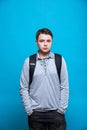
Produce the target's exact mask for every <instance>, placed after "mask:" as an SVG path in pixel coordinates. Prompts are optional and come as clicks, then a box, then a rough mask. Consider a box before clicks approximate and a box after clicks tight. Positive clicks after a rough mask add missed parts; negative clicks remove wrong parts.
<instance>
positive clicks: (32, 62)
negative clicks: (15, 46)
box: [29, 54, 36, 85]
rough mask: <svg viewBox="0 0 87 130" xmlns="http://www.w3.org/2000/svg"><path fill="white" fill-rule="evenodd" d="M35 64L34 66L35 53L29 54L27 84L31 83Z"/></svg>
mask: <svg viewBox="0 0 87 130" xmlns="http://www.w3.org/2000/svg"><path fill="white" fill-rule="evenodd" d="M35 66H36V54H34V55H31V56H30V58H29V85H30V84H31V82H32V79H33V73H34V69H35Z"/></svg>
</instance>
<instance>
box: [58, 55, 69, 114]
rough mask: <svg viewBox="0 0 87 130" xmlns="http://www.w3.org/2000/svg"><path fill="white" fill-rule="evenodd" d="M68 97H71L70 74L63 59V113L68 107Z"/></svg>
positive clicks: (61, 92)
mask: <svg viewBox="0 0 87 130" xmlns="http://www.w3.org/2000/svg"><path fill="white" fill-rule="evenodd" d="M68 97H69V85H68V72H67V67H66V62H65V60H64V58H63V57H62V66H61V84H60V108H59V110H60V111H61V112H63V113H64V112H65V110H66V109H67V107H68Z"/></svg>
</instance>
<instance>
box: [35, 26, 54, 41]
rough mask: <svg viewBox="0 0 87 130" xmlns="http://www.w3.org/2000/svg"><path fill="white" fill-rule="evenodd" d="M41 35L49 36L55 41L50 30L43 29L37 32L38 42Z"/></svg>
mask: <svg viewBox="0 0 87 130" xmlns="http://www.w3.org/2000/svg"><path fill="white" fill-rule="evenodd" d="M40 34H47V35H50V36H51V37H52V39H53V34H52V32H51V31H50V30H49V29H48V28H42V29H39V30H38V31H37V32H36V40H38V37H39V35H40Z"/></svg>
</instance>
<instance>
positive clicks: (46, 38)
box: [36, 34, 52, 54]
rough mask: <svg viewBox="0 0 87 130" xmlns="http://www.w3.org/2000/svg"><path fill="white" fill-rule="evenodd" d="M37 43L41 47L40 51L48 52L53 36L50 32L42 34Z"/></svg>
mask: <svg viewBox="0 0 87 130" xmlns="http://www.w3.org/2000/svg"><path fill="white" fill-rule="evenodd" d="M36 43H37V45H38V47H39V50H40V53H43V54H47V53H49V51H50V48H51V44H52V37H51V36H50V35H48V34H40V35H39V37H38V40H37V41H36Z"/></svg>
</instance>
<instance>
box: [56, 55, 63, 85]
mask: <svg viewBox="0 0 87 130" xmlns="http://www.w3.org/2000/svg"><path fill="white" fill-rule="evenodd" d="M55 64H56V68H57V74H58V77H59V81H60V83H61V77H60V73H61V65H62V56H61V55H60V54H55Z"/></svg>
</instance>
